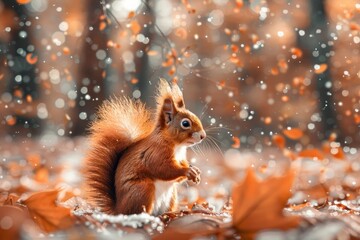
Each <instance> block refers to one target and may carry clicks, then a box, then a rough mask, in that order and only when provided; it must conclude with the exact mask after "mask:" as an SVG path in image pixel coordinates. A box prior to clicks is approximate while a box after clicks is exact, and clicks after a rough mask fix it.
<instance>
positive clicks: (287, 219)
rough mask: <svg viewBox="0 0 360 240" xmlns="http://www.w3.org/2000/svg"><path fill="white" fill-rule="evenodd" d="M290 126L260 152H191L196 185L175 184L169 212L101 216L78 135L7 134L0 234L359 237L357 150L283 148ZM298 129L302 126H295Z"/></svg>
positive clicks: (331, 145) (1, 147)
mask: <svg viewBox="0 0 360 240" xmlns="http://www.w3.org/2000/svg"><path fill="white" fill-rule="evenodd" d="M299 134H300V133H298V132H296V129H295V130H293V131H290V132H289V131H287V132H283V134H282V135H276V136H273V140H272V141H273V143H274V144H273V146H272V147H269V148H264V149H263V150H261V151H248V150H240V149H238V147H239V146H237V144H236V139H234V145H233V148H231V149H228V150H226V151H225V153H224V155H221V154H220V153H219V152H217V151H214V152H212V151H211V150H208V152H207V153H206V154H199V155H195V154H191V153H190V156H189V159H190V161H191V162H192V164H194V165H197V166H199V168H200V169H201V170H202V182H201V184H200V185H198V186H194V185H191V184H190V183H184V184H183V185H181V186H180V187H179V195H180V204H179V210H178V211H177V212H169V213H165V214H163V215H161V216H158V217H154V216H150V215H148V214H145V213H143V214H139V215H131V216H124V215H120V216H109V215H106V214H103V213H101V212H99V211H98V210H96V209H94V208H92V207H91V206H89V205H88V203H87V202H86V199H84V198H83V197H82V186H81V183H82V178H81V164H82V158H83V154H84V152H85V151H86V140H85V139H84V138H75V139H66V138H63V139H56V140H54V139H51V136H46V135H44V136H43V137H42V138H40V139H38V140H36V141H34V140H32V141H29V140H26V139H19V140H17V141H16V143H17V144H14V142H13V141H12V140H11V141H10V139H5V140H2V142H1V144H0V156H1V165H0V190H1V195H0V205H1V206H0V208H1V210H0V235H1V236H2V237H4V239H17V238H30V239H31V238H38V237H45V238H48V237H64V238H72V239H76V238H80V237H81V238H84V237H87V238H90V237H91V238H104V237H105V238H106V239H111V238H114V239H115V238H116V239H119V237H133V238H132V239H147V238H149V237H151V238H154V239H192V238H195V237H199V238H201V239H213V237H214V236H215V237H217V238H219V239H262V240H265V239H357V238H360V216H359V213H360V198H359V193H360V156H359V154H358V153H357V151H356V149H352V148H345V151H344V148H341V147H340V146H339V144H338V143H337V142H336V141H335V138H330V139H329V141H327V142H325V143H323V146H322V147H321V148H311V149H303V150H301V151H295V150H293V151H292V150H290V149H291V148H287V147H285V146H286V141H287V140H288V139H292V140H296V139H297V138H298V137H299ZM300 135H301V134H300Z"/></svg>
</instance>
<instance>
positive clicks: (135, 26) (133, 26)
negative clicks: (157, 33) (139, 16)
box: [130, 20, 141, 35]
mask: <svg viewBox="0 0 360 240" xmlns="http://www.w3.org/2000/svg"><path fill="white" fill-rule="evenodd" d="M130 28H131V31H132V33H133V34H134V35H137V34H138V33H139V32H140V31H141V27H140V24H139V23H138V22H137V21H136V20H133V21H131V23H130Z"/></svg>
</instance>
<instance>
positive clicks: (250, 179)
mask: <svg viewBox="0 0 360 240" xmlns="http://www.w3.org/2000/svg"><path fill="white" fill-rule="evenodd" d="M293 180H294V174H293V172H291V171H290V172H288V173H287V174H286V175H284V176H282V177H271V178H268V179H266V180H264V181H259V180H258V179H257V178H256V176H255V173H254V172H253V170H251V169H248V171H247V173H246V176H245V179H244V180H243V181H242V182H240V183H239V184H237V185H236V186H235V187H234V188H233V194H232V199H233V225H234V227H235V228H236V229H237V230H239V231H240V233H244V234H245V235H249V234H250V235H251V234H254V233H256V232H258V231H260V230H265V229H282V230H285V229H290V228H294V227H297V226H298V225H299V223H300V218H299V217H298V216H284V215H283V209H284V206H285V205H286V203H287V200H288V199H289V198H290V196H291V193H290V188H291V186H292V184H293Z"/></svg>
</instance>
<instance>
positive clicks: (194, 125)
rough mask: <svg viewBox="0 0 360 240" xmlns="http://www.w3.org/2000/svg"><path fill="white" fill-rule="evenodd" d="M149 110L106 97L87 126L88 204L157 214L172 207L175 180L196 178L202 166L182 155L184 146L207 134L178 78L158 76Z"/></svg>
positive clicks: (113, 210) (123, 99) (117, 211)
mask: <svg viewBox="0 0 360 240" xmlns="http://www.w3.org/2000/svg"><path fill="white" fill-rule="evenodd" d="M156 102H157V108H156V112H155V113H154V114H152V113H151V112H150V111H149V110H148V109H147V108H146V107H145V105H144V104H143V103H141V102H136V101H134V100H131V99H129V98H126V97H121V98H114V99H112V100H109V101H106V102H105V103H104V104H103V105H102V106H101V107H100V109H99V111H98V118H97V119H96V120H94V121H93V123H92V124H91V126H90V143H91V144H90V145H91V146H90V149H89V152H88V154H87V157H86V162H85V168H84V171H85V173H84V174H85V175H84V177H85V184H86V186H87V194H88V198H89V200H90V202H91V203H93V204H94V205H95V206H96V207H98V208H100V210H101V211H102V212H105V213H107V214H113V215H115V214H137V213H141V212H144V211H145V212H147V213H149V214H152V215H160V214H162V213H164V212H167V211H174V210H175V209H176V204H177V189H176V185H177V183H179V182H182V181H185V180H190V181H193V182H195V183H199V182H200V170H199V169H198V168H197V167H194V166H190V165H189V162H188V161H187V160H186V148H187V147H189V146H192V145H194V144H197V143H200V142H201V141H202V140H203V139H204V138H205V137H206V133H205V131H204V128H203V126H202V124H201V121H200V120H199V118H198V117H197V116H196V115H195V114H193V113H192V112H190V111H189V110H187V109H186V108H185V103H184V99H183V95H182V92H181V90H180V88H179V87H178V85H177V84H176V83H173V84H172V86H170V85H169V84H168V83H167V81H166V80H164V79H160V83H159V86H158V94H157V98H156Z"/></svg>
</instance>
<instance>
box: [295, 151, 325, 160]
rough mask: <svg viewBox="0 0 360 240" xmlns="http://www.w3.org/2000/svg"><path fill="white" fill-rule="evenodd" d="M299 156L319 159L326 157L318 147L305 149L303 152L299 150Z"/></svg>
mask: <svg viewBox="0 0 360 240" xmlns="http://www.w3.org/2000/svg"><path fill="white" fill-rule="evenodd" d="M298 156H299V157H306V158H315V159H318V160H323V159H324V154H323V153H322V152H321V151H320V150H318V149H316V148H313V149H305V150H303V151H301V152H299V154H298Z"/></svg>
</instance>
